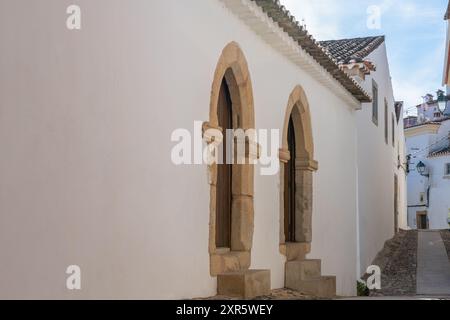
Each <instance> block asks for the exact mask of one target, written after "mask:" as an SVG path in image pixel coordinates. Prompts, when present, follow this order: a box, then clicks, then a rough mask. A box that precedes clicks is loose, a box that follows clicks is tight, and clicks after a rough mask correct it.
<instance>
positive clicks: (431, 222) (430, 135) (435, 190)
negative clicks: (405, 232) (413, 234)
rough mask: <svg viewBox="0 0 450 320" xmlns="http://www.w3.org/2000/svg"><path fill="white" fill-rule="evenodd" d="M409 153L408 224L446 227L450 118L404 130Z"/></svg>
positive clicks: (449, 214) (449, 202)
mask: <svg viewBox="0 0 450 320" xmlns="http://www.w3.org/2000/svg"><path fill="white" fill-rule="evenodd" d="M405 135H406V144H407V150H408V151H407V152H408V154H410V157H411V159H410V162H409V168H410V172H409V175H408V225H409V226H410V227H411V228H414V229H415V228H417V229H446V228H448V227H449V225H448V222H449V221H448V219H449V218H450V119H449V118H447V119H445V120H440V121H430V122H426V123H421V124H418V125H416V126H412V127H408V128H406V129H405Z"/></svg>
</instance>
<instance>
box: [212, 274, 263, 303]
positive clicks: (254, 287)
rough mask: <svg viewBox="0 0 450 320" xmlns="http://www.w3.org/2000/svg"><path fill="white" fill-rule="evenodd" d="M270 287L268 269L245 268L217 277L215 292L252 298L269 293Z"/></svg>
mask: <svg viewBox="0 0 450 320" xmlns="http://www.w3.org/2000/svg"><path fill="white" fill-rule="evenodd" d="M270 288H271V284H270V270H246V271H241V272H235V273H226V274H220V275H218V277H217V294H218V295H221V296H228V297H236V298H244V299H252V298H256V297H260V296H264V295H268V294H270Z"/></svg>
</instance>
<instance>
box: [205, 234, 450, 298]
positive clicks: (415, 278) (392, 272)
mask: <svg viewBox="0 0 450 320" xmlns="http://www.w3.org/2000/svg"><path fill="white" fill-rule="evenodd" d="M373 264H374V265H378V266H379V267H380V268H381V272H382V275H381V284H382V289H381V290H372V291H371V292H370V295H369V296H368V297H359V298H354V299H369V300H372V299H373V300H380V299H383V300H384V299H387V300H391V299H393V300H396V299H427V298H439V299H447V298H448V299H450V289H449V288H450V231H449V230H443V231H434V232H433V231H416V230H410V231H403V230H401V231H400V232H399V233H398V234H397V235H396V236H395V237H394V238H392V239H390V240H388V241H387V242H386V244H385V246H384V248H383V250H382V251H380V252H379V253H378V255H377V257H376V258H375V260H374V262H373ZM363 279H364V280H367V275H366V276H365V277H363ZM418 284H419V285H418ZM446 290H449V291H446ZM208 299H213V300H233V299H232V298H229V297H224V296H215V297H211V298H208ZM318 299H319V298H317V297H312V296H308V295H304V294H302V293H300V292H296V291H293V290H289V289H276V290H272V292H271V294H270V295H267V296H263V297H258V298H257V299H256V300H318ZM350 299H352V298H350Z"/></svg>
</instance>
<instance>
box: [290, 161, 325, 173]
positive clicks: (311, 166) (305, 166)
mask: <svg viewBox="0 0 450 320" xmlns="http://www.w3.org/2000/svg"><path fill="white" fill-rule="evenodd" d="M295 168H296V169H297V170H304V171H317V170H318V169H319V163H318V162H317V161H316V160H307V159H305V160H297V161H295Z"/></svg>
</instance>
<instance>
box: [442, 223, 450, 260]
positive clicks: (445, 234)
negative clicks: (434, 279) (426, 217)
mask: <svg viewBox="0 0 450 320" xmlns="http://www.w3.org/2000/svg"><path fill="white" fill-rule="evenodd" d="M441 238H442V241H444V245H445V249H447V256H448V258H449V260H450V230H442V231H441Z"/></svg>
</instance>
